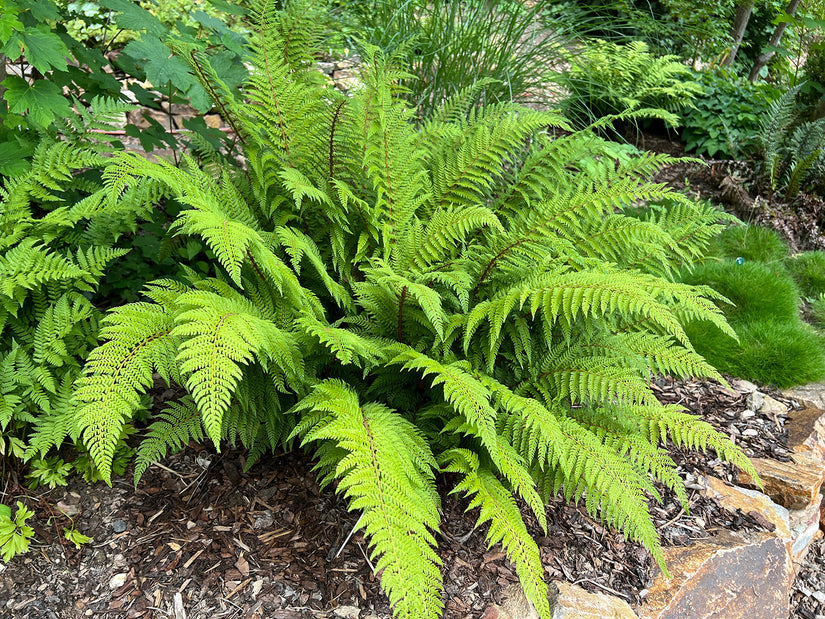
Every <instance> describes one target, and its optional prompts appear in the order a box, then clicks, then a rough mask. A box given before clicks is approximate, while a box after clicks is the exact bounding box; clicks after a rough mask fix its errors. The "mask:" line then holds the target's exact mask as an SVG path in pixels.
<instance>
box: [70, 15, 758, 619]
mask: <svg viewBox="0 0 825 619" xmlns="http://www.w3.org/2000/svg"><path fill="white" fill-rule="evenodd" d="M256 13H257V15H256V16H257V25H256V26H255V27H254V32H253V34H252V36H251V38H250V40H251V53H252V55H251V57H250V59H249V62H250V64H251V66H252V74H251V76H250V79H249V81H248V82H247V84H246V85H245V88H244V97H243V98H236V97H234V96H233V93H232V90H231V89H230V88H228V87H227V86H226V84H225V83H224V82H223V81H222V80H221V79H220V78H219V76H218V75H217V74H216V73H215V72H214V71H213V70H211V69H210V65H209V64H208V59H207V58H206V57H205V56H204V55H203V52H202V51H200V50H199V49H196V48H193V47H191V46H187V45H185V44H180V45H173V47H174V49H175V51H176V52H177V53H178V54H180V57H181V58H183V59H186V61H187V62H189V63H190V65H191V67H192V70H193V72H194V74H195V75H197V76H198V79H200V80H203V83H204V84H205V85H207V89H208V90H209V91H210V92H211V93H213V94H214V96H215V97H216V99H215V105H216V106H217V107H218V108H219V109H221V111H222V114H223V115H224V116H225V118H226V119H227V121H228V122H229V123H230V125H231V126H232V127H233V128H235V130H236V132H237V135H238V139H239V142H240V144H241V146H242V147H243V149H244V152H245V156H246V161H247V165H246V166H243V167H242V166H237V165H229V164H226V163H223V162H222V159H221V158H220V157H219V156H217V155H214V156H211V157H209V156H207V155H206V154H204V162H205V163H204V164H203V165H198V162H196V161H195V160H194V159H192V158H190V157H185V158H184V161H183V165H182V166H181V167H176V166H174V165H172V164H170V163H168V162H163V161H160V162H149V161H147V160H146V159H144V158H142V157H140V156H137V155H134V154H121V155H119V156H117V157H115V158H114V159H113V160H112V162H111V163H110V164H109V166H108V167H107V169H106V171H105V173H104V178H105V183H106V189H107V193H106V197H105V199H104V200H103V203H102V204H104V205H105V207H104V208H107V209H116V208H117V207H118V204H120V202H121V200H123V196H124V195H130V192H133V193H134V192H138V191H146V192H150V191H155V192H160V193H164V194H169V195H172V196H174V197H175V199H176V200H177V201H178V202H179V203H180V204H181V205H183V207H184V210H183V211H181V213H180V214H179V215H178V216H177V218H176V220H175V222H174V223H173V224H172V226H171V227H170V233H171V234H174V235H175V236H176V237H181V238H183V239H187V238H194V239H198V240H199V241H200V242H202V243H204V244H205V245H206V246H207V247H208V248H209V250H210V251H211V252H212V254H213V255H214V259H213V261H212V263H211V269H210V272H209V273H208V274H206V275H204V274H202V273H199V272H197V271H196V270H195V269H191V268H186V265H182V266H183V267H184V274H183V276H182V277H180V278H179V279H177V280H172V279H162V280H158V281H155V282H153V283H151V284H150V285H149V286H147V288H146V289H145V291H144V294H145V300H142V301H139V302H134V303H129V304H127V305H124V306H121V307H118V308H115V309H113V310H112V311H110V312H109V313H108V314H107V315H106V317H105V318H104V319H103V320H102V325H103V326H102V329H101V336H102V338H103V340H104V341H103V343H102V344H101V345H99V346H98V347H97V348H95V349H94V350H93V351H91V352H90V353H89V355H88V361H87V364H86V366H85V368H84V370H83V375H82V376H81V378H80V379H79V380H78V382H77V384H76V391H75V394H74V397H73V400H72V401H73V403H74V404H75V405H76V406H77V410H76V414H75V421H76V424H75V431H76V432H77V433H78V434H79V435H82V436H83V437H84V439H85V441H86V444H87V446H88V449H89V453H90V455H91V457H92V459H93V460H94V462H95V464H96V465H97V466H98V468H99V469H100V471H101V472H102V473H103V475H104V477H106V478H108V475H109V473H110V471H111V467H112V458H113V455H114V453H115V450H116V446H117V441H118V437H119V436H120V433H121V430H122V428H123V426H124V424H126V423H128V422H129V421H130V420H131V419H132V417H133V416H134V415H135V414H136V412H137V411H138V410H140V409H141V408H142V407H143V406H144V404H143V402H142V398H141V396H142V395H143V394H144V393H145V392H146V390H147V389H148V388H149V387H150V386H151V385H152V384H153V382H154V378H155V375H156V374H155V373H157V375H159V376H160V377H161V378H162V379H163V380H165V381H166V382H167V383H174V384H176V385H178V386H180V387H181V388H183V389H184V390H185V391H186V392H187V394H186V395H185V396H184V397H183V398H182V399H181V400H180V401H179V402H177V403H176V404H171V405H170V406H169V407H168V408H167V409H166V410H164V411H163V412H162V413H161V414H159V415H157V416H156V418H155V419H154V423H153V424H152V426H151V429H150V432H149V436H148V439H147V440H146V441H145V442H144V443H143V444H142V445H141V447H140V448H139V450H138V466H137V471H136V474H137V476H138V477H139V476H140V474H142V473H143V472H144V471H145V470H146V468H147V467H148V466H149V465H150V464H151V463H152V462H155V461H157V460H158V459H160V458H163V457H164V456H165V455H166V453H168V451H169V450H170V449H171V450H177V449H180V448H182V447H183V446H185V445H186V444H187V443H188V442H189V441H190V440H193V439H194V440H204V439H205V438H208V439H210V440H211V441H212V442H213V443H214V444H215V446H216V448H218V449H220V448H221V447H222V445H223V444H224V443H225V442H229V443H239V444H241V445H243V446H245V447H247V448H248V449H250V456H249V458H248V460H247V462H248V464H249V465H251V463H253V462H254V461H255V459H256V458H257V457H259V456H260V455H261V454H262V453H263V452H264V451H266V450H269V449H274V448H276V447H278V446H279V445H286V446H290V445H291V444H292V443H293V441H296V440H297V441H300V443H301V444H302V445H305V446H312V447H314V448H315V450H316V454H317V457H318V470H319V472H320V479H321V483H322V484H332V483H334V484H336V486H337V490H338V491H339V492H341V493H342V494H343V495H344V496H345V497H347V498H348V499H349V501H350V508H351V509H354V510H358V511H360V512H361V514H362V516H361V520H360V526H361V527H362V528H363V529H364V530H365V533H366V536H367V540H368V544H369V547H370V552H371V560H372V561H373V563H374V564H375V566H376V568H377V569H378V570H380V571H381V574H382V576H381V579H382V586H383V588H384V590H385V591H386V593H387V595H388V596H389V598H390V601H391V603H392V604H393V607H394V612H395V615H396V616H398V617H404V618H412V617H415V618H416V619H418V618H431V617H432V618H434V617H438V616H439V615H440V613H441V596H440V589H441V586H442V585H441V574H440V570H439V565H438V559H437V555H436V553H435V546H436V537H435V533H436V531H437V529H438V527H439V523H440V517H439V510H438V508H439V495H438V493H437V492H436V490H435V484H434V479H435V475H436V474H437V473H439V472H447V471H448V472H451V473H453V475H451V476H450V477H449V478H448V480H447V481H448V483H450V484H452V488H451V491H453V492H459V493H462V494H464V495H466V496H467V497H468V498H469V500H470V506H471V507H476V506H477V507H479V508H480V514H479V524H485V523H489V528H488V530H487V539H488V542H489V543H490V544H496V543H500V544H501V545H502V547H503V548H504V549H505V551H506V552H507V554H508V556H509V557H510V558H511V560H513V562H514V563H515V566H516V571H517V573H518V575H519V577H520V579H521V580H522V583H523V585H524V589H525V591H526V593H527V595H528V598H529V599H530V600H531V602H532V603H533V604H534V605H535V606H536V608H537V609H538V610H539V612H540V613H541V616H542V618H543V619H546V618H547V617H549V609H548V607H547V600H546V597H547V587H546V584H545V582H544V580H543V569H542V567H541V563H540V561H539V559H538V551H537V548H536V545H535V542H534V541H533V540H532V539H531V538H530V536H529V535H528V534H527V532H526V526H525V524H524V521H523V520H522V517H521V515H520V513H519V510H518V509H517V508H516V505H517V504H516V499H520V500H523V501H524V503H525V504H526V505H527V506H528V507H529V508H530V510H531V511H532V512H533V514H534V515H535V517H536V518H537V521H538V522H539V523H540V525H541V526H545V527H546V515H545V511H544V509H545V507H544V500H545V499H547V498H548V497H549V496H552V495H554V494H557V493H562V494H563V496H565V497H566V498H567V499H568V500H575V501H578V500H583V501H584V505H585V506H586V508H587V509H588V511H589V512H590V513H591V514H593V515H594V516H598V517H600V518H601V519H602V520H603V521H604V522H605V523H606V524H608V525H610V526H614V527H617V528H619V529H621V530H622V531H623V532H624V533H625V535H626V536H627V537H628V538H629V539H632V540H636V541H639V542H641V543H643V544H644V545H645V546H647V547H648V548H649V549H650V550H651V552H652V553H653V556H654V558H655V559H656V560H657V561H658V562H659V563H660V565H662V566H663V563H662V559H663V554H662V551H661V548H660V546H659V542H658V537H657V533H656V529H655V527H654V526H653V524H652V522H651V520H650V513H649V509H648V500H649V498H650V497H651V496H652V497H654V498H659V497H658V494H657V492H656V490H655V486H654V485H653V483H652V481H651V477H650V475H651V474H652V475H653V476H655V477H656V478H658V479H661V480H662V481H663V483H665V484H667V485H669V486H671V487H673V488H674V489H676V491H677V492H679V493H680V496H681V497H682V498H683V499H685V498H686V497H685V494H684V490H683V489H682V488H681V481H680V480H679V478H678V475H676V473H675V464H674V463H673V462H672V461H671V460H670V458H669V457H668V455H667V452H666V451H665V449H664V445H665V444H666V441H667V440H669V439H671V440H673V441H674V442H676V443H677V444H680V445H685V446H687V447H691V448H700V449H708V448H710V449H713V450H714V451H715V452H716V453H717V454H718V456H719V457H721V458H725V459H728V460H730V461H732V462H734V463H735V464H736V465H737V466H740V467H742V468H744V469H745V470H748V471H750V472H751V473H753V474H754V475H755V472H754V471H753V468H752V466H751V465H750V463H749V461H748V460H747V458H746V457H745V456H744V455H743V454H742V452H741V451H740V450H739V449H738V448H737V447H736V446H735V445H733V444H732V443H731V442H730V441H729V440H728V439H727V438H726V437H725V436H723V435H720V434H718V433H716V432H715V431H714V430H713V429H712V428H711V427H710V426H708V425H707V424H704V423H703V422H701V421H699V420H697V419H696V418H694V417H692V416H690V415H686V414H684V413H682V412H681V411H680V410H679V408H678V407H664V406H662V405H660V404H659V403H658V401H657V400H656V398H655V397H654V394H653V391H652V390H651V388H650V386H649V381H650V378H651V376H652V375H653V374H654V373H657V372H668V373H670V374H673V375H676V376H692V375H702V376H710V377H714V378H717V379H718V378H720V377H719V375H718V373H717V372H716V371H715V370H714V369H713V368H712V367H711V366H709V365H708V364H707V363H706V362H705V361H704V359H703V358H702V357H700V356H699V355H698V354H696V352H695V350H694V349H693V346H692V345H691V344H690V342H689V340H688V338H687V336H686V333H685V331H684V328H683V325H684V324H686V323H688V322H690V321H692V320H707V321H710V322H711V323H713V324H715V325H716V326H717V327H719V328H720V329H722V330H723V331H725V332H727V333H729V334H732V331H731V330H730V328H729V327H728V326H727V323H726V322H725V321H724V318H723V316H722V313H721V312H720V311H719V310H718V308H717V307H716V306H715V305H714V303H713V301H714V300H718V299H719V298H720V297H719V295H717V294H715V293H714V292H713V291H712V290H711V289H709V288H707V287H702V286H699V287H696V286H690V285H687V284H683V283H679V282H675V281H673V278H672V275H671V274H672V273H673V272H675V271H676V270H678V269H679V268H680V267H682V266H684V265H689V264H691V263H692V262H694V261H695V259H696V258H697V257H698V256H699V255H701V254H702V253H703V252H704V251H705V250H706V248H707V245H708V242H709V239H710V237H711V236H712V235H713V234H715V233H718V232H719V231H720V229H721V226H720V225H719V222H720V221H722V220H724V219H725V217H724V216H723V215H722V214H720V213H719V212H718V211H715V210H713V209H712V208H710V207H708V206H707V205H704V204H697V203H694V202H692V201H690V200H687V199H686V198H684V197H683V196H680V195H679V194H676V193H674V192H672V191H671V190H670V189H668V188H667V187H665V186H663V185H661V184H655V183H651V182H650V181H649V180H648V179H649V178H650V176H651V175H652V174H653V173H654V172H655V171H657V170H658V169H659V168H660V167H661V166H662V165H665V164H667V163H670V162H672V161H673V159H672V158H670V157H668V156H664V155H655V154H650V153H642V154H639V155H638V156H633V157H631V156H627V155H626V154H625V156H624V157H623V158H622V159H619V160H618V161H616V160H614V159H613V158H612V157H609V156H605V155H604V153H605V144H604V141H603V140H601V139H598V138H595V137H594V136H593V135H592V133H590V132H588V131H581V132H570V133H569V134H568V135H566V137H563V138H559V139H553V138H552V137H551V132H552V131H553V130H554V129H556V128H563V129H569V127H568V125H567V124H566V122H565V121H564V119H562V118H561V117H558V116H556V115H554V114H551V113H546V112H536V111H531V110H528V109H524V108H521V107H519V106H517V105H514V104H511V103H496V104H490V105H486V106H478V105H476V99H475V97H476V96H477V95H478V89H477V88H476V89H473V88H470V89H467V90H466V91H464V92H462V93H459V94H458V95H457V96H454V97H453V98H451V99H450V100H448V101H447V102H446V103H445V104H444V105H443V106H442V107H440V108H439V109H437V110H436V112H435V113H434V114H433V115H431V116H429V117H428V118H426V119H423V122H421V123H420V125H419V126H418V127H417V126H416V123H414V122H413V116H414V112H413V110H412V109H411V108H410V107H409V106H408V105H407V104H405V103H404V102H403V101H401V100H400V99H398V98H397V97H395V96H394V87H395V80H396V79H398V78H399V76H403V75H404V74H401V73H399V72H397V71H396V70H394V69H393V67H392V66H390V65H389V64H388V63H387V61H386V60H385V57H384V56H383V54H382V53H380V52H379V51H378V50H377V49H376V48H372V47H368V48H367V49H365V50H364V53H363V56H364V58H365V61H366V66H365V72H364V76H363V80H364V86H363V88H361V89H359V90H358V91H357V92H355V93H354V96H353V97H352V98H346V97H344V96H343V95H341V94H340V93H337V92H336V91H334V90H333V89H331V88H330V87H328V86H326V85H325V84H324V83H323V80H321V79H319V76H318V74H317V72H316V71H315V70H314V69H313V64H314V53H315V51H316V49H317V47H316V45H317V41H318V40H319V37H320V34H321V33H320V29H319V22H320V20H319V19H318V17H317V15H316V14H315V12H314V10H313V8H312V6H311V4H309V3H306V2H300V3H295V4H291V5H289V8H288V9H287V10H286V11H285V12H279V11H277V10H275V6H274V5H273V4H272V3H266V2H264V3H262V4H261V5H260V6H259V7H258V8H257V10H256ZM665 199H668V200H670V201H671V203H672V205H673V207H672V208H670V209H668V210H667V211H666V212H655V213H653V214H652V215H651V216H650V217H649V218H645V219H640V218H634V217H627V216H625V215H623V214H622V210H623V209H624V208H626V207H629V206H630V205H632V204H637V203H639V202H645V201H651V200H665ZM685 504H686V503H685ZM686 505H687V504H686ZM663 567H664V566H663Z"/></svg>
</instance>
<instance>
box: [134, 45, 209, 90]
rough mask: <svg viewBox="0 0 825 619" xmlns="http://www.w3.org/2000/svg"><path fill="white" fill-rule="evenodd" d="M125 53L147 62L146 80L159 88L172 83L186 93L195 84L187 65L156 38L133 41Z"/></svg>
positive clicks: (145, 64)
mask: <svg viewBox="0 0 825 619" xmlns="http://www.w3.org/2000/svg"><path fill="white" fill-rule="evenodd" d="M123 53H124V54H128V55H129V56H132V57H133V58H135V59H137V60H140V59H143V60H145V62H144V63H143V70H144V71H145V72H146V79H148V80H149V81H150V82H152V85H153V86H155V87H157V88H160V87H161V86H164V85H165V84H168V83H171V84H172V85H173V86H174V87H175V88H177V89H178V90H180V91H182V92H185V91H186V90H188V89H189V88H190V87H191V86H192V85H193V84H194V83H195V79H194V78H193V77H192V75H191V74H190V73H189V67H187V66H186V63H185V62H184V61H183V60H181V59H180V58H178V57H177V56H174V55H173V54H172V52H171V51H170V50H169V48H168V47H166V45H164V43H163V41H161V40H160V39H159V38H158V37H156V36H146V37H144V38H143V39H141V40H140V41H132V42H131V43H129V44H128V45H127V46H126V47H124V48H123Z"/></svg>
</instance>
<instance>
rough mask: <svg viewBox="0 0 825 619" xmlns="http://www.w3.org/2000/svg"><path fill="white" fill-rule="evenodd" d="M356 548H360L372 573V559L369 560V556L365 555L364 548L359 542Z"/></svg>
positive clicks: (373, 567) (373, 568) (373, 569)
mask: <svg viewBox="0 0 825 619" xmlns="http://www.w3.org/2000/svg"><path fill="white" fill-rule="evenodd" d="M358 550H360V551H361V554H362V555H364V559H365V560H366V562H367V565H369V566H370V569H371V570H372V573H373V574H374V573H375V566H374V565H373V564H372V561H370V558H369V557H368V556H367V553H366V552H364V548H363V547H362V546H361V544H358Z"/></svg>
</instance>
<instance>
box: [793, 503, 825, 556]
mask: <svg viewBox="0 0 825 619" xmlns="http://www.w3.org/2000/svg"><path fill="white" fill-rule="evenodd" d="M821 503H822V497H819V496H817V499H816V500H815V501H814V502H813V503H811V505H809V506H808V507H806V508H805V509H795V510H791V512H790V526H791V549H790V553H791V559H792V560H793V563H794V568H795V569H796V570H798V569H799V567H800V566H801V564H802V561H804V560H805V556H806V555H807V554H808V549H809V548H810V547H811V544H812V543H813V542H814V540H815V539H816V534H817V533H818V532H819V519H820V517H821V513H822V512H821Z"/></svg>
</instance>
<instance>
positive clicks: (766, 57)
mask: <svg viewBox="0 0 825 619" xmlns="http://www.w3.org/2000/svg"><path fill="white" fill-rule="evenodd" d="M798 6H799V0H791V1H790V2H789V3H788V8H787V9H785V13H787V14H788V15H793V14H794V13H796V7H798ZM787 27H788V22H782V23H781V24H777V25H776V30H774V31H773V36H772V37H771V40H770V43H768V45H769V46H770V47H779V42H780V41H781V40H782V35H783V34H784V33H785V28H787ZM775 53H776V52H764V53H762V54H759V57H758V58H757V59H756V62H754V63H753V67H751V74H750V75H749V76H748V79H749V80H750V81H751V82H752V83H755V82H756V80H758V79H759V73H760V72H761V71H762V67H764V66H765V65H766V64H768V63H769V62H770V61H771V58H773V55H774V54H775Z"/></svg>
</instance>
